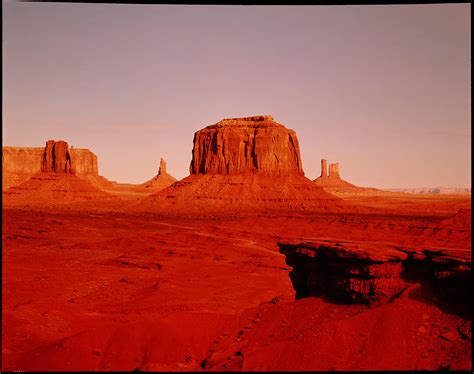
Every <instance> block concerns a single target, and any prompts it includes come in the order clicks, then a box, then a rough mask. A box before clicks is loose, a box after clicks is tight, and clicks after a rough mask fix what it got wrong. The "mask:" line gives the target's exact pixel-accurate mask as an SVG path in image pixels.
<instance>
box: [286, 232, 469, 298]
mask: <svg viewBox="0 0 474 374" xmlns="http://www.w3.org/2000/svg"><path fill="white" fill-rule="evenodd" d="M278 246H279V247H280V252H281V253H283V254H284V255H285V256H286V263H287V264H288V265H289V266H291V267H292V268H293V270H292V271H291V272H290V279H291V281H292V283H293V287H294V289H295V291H296V298H297V299H298V298H302V297H307V296H322V297H326V298H328V299H331V300H333V301H339V302H348V303H367V304H380V303H386V302H389V301H390V300H392V299H393V298H395V297H397V296H398V295H399V294H400V292H402V291H403V290H405V289H406V288H408V287H409V286H410V284H413V283H421V284H422V285H423V286H424V287H427V288H430V289H432V291H434V292H435V293H436V294H438V297H439V298H442V299H444V301H445V302H447V303H455V304H456V303H458V304H459V303H460V304H462V303H465V300H467V298H468V295H470V294H471V288H470V284H469V281H468V279H469V277H470V274H471V254H470V251H467V250H464V251H463V250H457V251H454V250H452V249H440V248H436V249H435V250H430V249H417V248H402V247H400V246H395V245H389V244H385V243H370V242H363V243H362V242H346V241H341V240H338V241H337V242H333V241H330V240H311V241H307V242H299V241H295V242H286V243H278Z"/></svg>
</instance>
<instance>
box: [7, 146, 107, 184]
mask: <svg viewBox="0 0 474 374" xmlns="http://www.w3.org/2000/svg"><path fill="white" fill-rule="evenodd" d="M2 172H3V175H2V190H6V189H8V188H10V187H12V186H17V185H19V184H21V183H23V182H25V181H27V180H28V179H30V178H31V177H33V176H34V175H36V174H37V173H40V172H44V173H59V174H76V175H78V176H81V177H85V176H88V177H89V176H98V174H99V173H98V168H97V156H96V155H95V154H94V153H92V152H91V151H89V150H88V149H83V148H72V147H71V148H69V145H68V143H67V142H65V141H63V140H59V141H55V140H48V141H47V142H46V145H45V147H2Z"/></svg>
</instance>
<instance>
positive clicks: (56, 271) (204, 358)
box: [2, 195, 472, 371]
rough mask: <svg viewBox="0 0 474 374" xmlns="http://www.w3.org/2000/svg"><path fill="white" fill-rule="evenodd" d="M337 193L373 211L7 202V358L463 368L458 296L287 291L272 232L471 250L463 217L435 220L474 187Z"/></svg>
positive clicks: (281, 236) (145, 366)
mask: <svg viewBox="0 0 474 374" xmlns="http://www.w3.org/2000/svg"><path fill="white" fill-rule="evenodd" d="M128 198H129V200H132V199H133V200H135V199H137V197H136V195H133V196H132V195H130V196H128ZM347 200H348V201H351V202H352V203H356V204H359V205H362V206H369V207H375V208H379V209H380V213H373V212H372V213H367V214H364V213H360V212H358V213H353V212H350V211H349V212H338V213H325V214H323V213H313V214H310V213H295V212H288V213H285V214H283V213H282V214H278V215H273V214H272V215H269V214H264V213H255V214H247V215H229V214H227V215H219V216H212V215H209V214H206V215H204V214H203V215H196V214H194V215H183V214H181V215H176V214H145V213H133V212H128V213H127V212H124V211H120V206H122V204H124V201H125V200H123V201H122V200H121V202H119V203H117V202H112V203H111V202H109V203H107V204H109V205H104V206H103V207H101V206H100V204H89V205H87V206H85V205H83V206H81V205H80V204H79V205H77V206H74V205H70V206H69V207H61V208H54V207H49V208H47V207H29V208H25V207H20V206H14V205H11V204H10V205H8V204H7V205H4V206H3V210H2V215H3V217H2V218H3V219H2V229H3V230H2V244H3V251H2V260H3V261H2V274H3V275H2V287H3V295H2V317H3V318H2V370H134V369H136V370H173V371H175V370H177V371H179V370H182V371H188V370H397V369H434V370H439V369H463V370H469V369H470V368H471V366H472V362H471V333H470V321H469V318H468V316H467V315H466V312H465V308H451V307H449V306H446V305H444V304H443V303H441V302H440V301H439V300H437V299H436V297H435V296H434V295H432V293H431V291H430V290H428V289H425V288H424V287H422V286H421V285H419V284H413V285H412V286H411V287H410V288H409V289H407V290H406V291H405V292H404V293H403V294H402V295H400V297H398V298H396V299H395V300H393V301H392V302H390V303H388V304H384V305H380V306H377V307H368V306H365V305H355V304H353V305H347V304H339V303H334V302H330V301H327V300H324V299H321V298H316V297H312V298H305V299H301V300H298V301H295V298H294V296H295V292H294V290H293V287H292V284H291V281H290V279H289V276H288V273H289V271H290V270H291V269H290V268H289V267H288V266H287V265H286V263H285V257H284V256H283V255H282V254H280V253H279V251H278V246H277V242H278V241H280V240H290V239H299V238H301V239H302V240H304V239H305V238H308V237H312V238H314V237H317V238H321V239H325V238H326V239H334V240H337V239H340V240H359V241H370V242H372V243H381V244H382V243H395V244H400V245H404V246H412V247H426V248H439V247H443V248H453V249H457V250H463V251H466V252H469V253H470V251H471V229H470V219H469V225H468V226H466V225H465V224H462V225H461V226H460V227H457V226H456V225H455V224H453V226H452V227H451V226H449V225H448V226H446V225H445V226H443V227H441V226H442V225H441V222H442V221H443V220H444V219H446V218H447V217H449V216H450V215H453V214H454V213H456V212H457V211H458V210H459V209H460V208H470V206H471V200H470V197H459V196H436V197H426V196H423V197H420V196H419V195H416V196H413V197H412V198H407V197H406V196H405V195H401V197H398V198H396V197H393V198H391V199H389V198H374V197H367V196H362V197H358V196H355V197H352V198H350V197H348V198H347ZM114 204H115V205H114ZM440 225H441V226H440ZM466 304H468V300H466Z"/></svg>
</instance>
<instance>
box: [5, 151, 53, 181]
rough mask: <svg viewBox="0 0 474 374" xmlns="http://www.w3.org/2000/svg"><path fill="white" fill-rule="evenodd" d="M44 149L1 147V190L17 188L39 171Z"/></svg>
mask: <svg viewBox="0 0 474 374" xmlns="http://www.w3.org/2000/svg"><path fill="white" fill-rule="evenodd" d="M43 153H44V148H41V147H37V148H33V147H29V148H26V147H24V148H20V147H2V190H6V189H8V188H10V187H11V186H17V185H19V184H21V183H23V182H25V181H27V180H28V179H29V178H30V177H31V176H32V175H35V174H37V173H39V172H40V171H41V167H42V162H43Z"/></svg>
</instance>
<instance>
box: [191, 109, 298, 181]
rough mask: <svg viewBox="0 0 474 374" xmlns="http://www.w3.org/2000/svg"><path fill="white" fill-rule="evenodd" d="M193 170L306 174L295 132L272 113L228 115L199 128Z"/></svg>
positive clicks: (195, 141)
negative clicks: (276, 119)
mask: <svg viewBox="0 0 474 374" xmlns="http://www.w3.org/2000/svg"><path fill="white" fill-rule="evenodd" d="M190 173H191V174H220V175H239V174H257V173H258V174H268V175H290V174H292V175H304V172H303V168H302V165H301V156H300V150H299V144H298V139H297V138H296V134H295V132H294V131H293V130H290V129H287V128H285V127H284V126H283V125H281V124H279V123H277V122H275V121H274V120H273V118H272V117H271V116H255V117H246V118H232V119H224V120H222V121H220V122H218V123H216V124H214V125H211V126H208V127H206V128H204V129H202V130H200V131H197V132H196V133H195V134H194V148H193V158H192V161H191V167H190Z"/></svg>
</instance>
